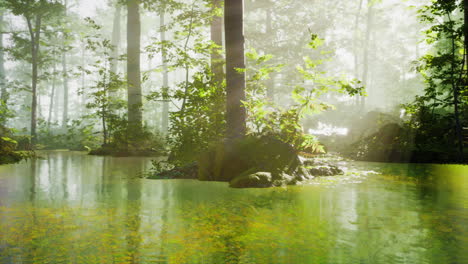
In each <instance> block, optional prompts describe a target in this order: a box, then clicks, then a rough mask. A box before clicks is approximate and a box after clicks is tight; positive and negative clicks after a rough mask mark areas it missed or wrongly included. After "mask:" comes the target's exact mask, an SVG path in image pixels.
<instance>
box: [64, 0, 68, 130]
mask: <svg viewBox="0 0 468 264" xmlns="http://www.w3.org/2000/svg"><path fill="white" fill-rule="evenodd" d="M63 5H64V8H65V17H66V15H67V8H68V0H64V2H63ZM65 31H66V30H63V32H62V34H63V35H62V38H63V39H62V41H63V49H64V51H63V53H62V78H63V112H62V128H63V129H66V128H67V124H68V108H69V107H68V94H69V91H68V90H69V88H68V70H67V52H66V50H67V49H68V48H67V42H68V38H69V37H68V33H66V32H65Z"/></svg>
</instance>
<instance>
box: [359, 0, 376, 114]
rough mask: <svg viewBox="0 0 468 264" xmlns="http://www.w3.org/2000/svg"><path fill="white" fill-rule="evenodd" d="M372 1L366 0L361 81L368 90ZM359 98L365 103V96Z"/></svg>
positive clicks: (361, 103) (361, 102)
mask: <svg viewBox="0 0 468 264" xmlns="http://www.w3.org/2000/svg"><path fill="white" fill-rule="evenodd" d="M373 6H374V3H373V1H371V0H368V1H367V23H366V37H365V40H364V53H363V62H362V64H363V65H362V67H363V69H362V83H363V86H364V87H366V89H367V90H369V87H368V85H369V52H370V49H369V44H370V43H369V42H370V41H371V38H370V37H371V31H372V23H373V16H374V7H373ZM359 98H360V99H361V100H360V106H361V107H364V106H365V104H366V99H365V97H363V96H361V97H359Z"/></svg>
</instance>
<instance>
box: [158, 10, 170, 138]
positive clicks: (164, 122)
mask: <svg viewBox="0 0 468 264" xmlns="http://www.w3.org/2000/svg"><path fill="white" fill-rule="evenodd" d="M159 19H160V26H161V29H160V32H161V41H162V42H163V43H164V42H165V41H166V29H165V26H166V22H165V11H164V10H162V11H161V14H160V15H159ZM161 60H162V66H163V72H162V75H163V83H162V87H163V89H168V88H169V71H168V68H167V54H166V51H165V50H164V49H162V51H161ZM168 128H169V101H168V100H167V98H163V103H162V116H161V132H162V133H163V134H166V133H167V130H168Z"/></svg>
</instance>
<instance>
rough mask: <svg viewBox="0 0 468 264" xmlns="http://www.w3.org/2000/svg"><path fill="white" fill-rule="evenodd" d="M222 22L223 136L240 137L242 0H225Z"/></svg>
mask: <svg viewBox="0 0 468 264" xmlns="http://www.w3.org/2000/svg"><path fill="white" fill-rule="evenodd" d="M224 5H225V6H224V23H225V25H224V26H225V34H226V37H225V39H226V92H227V98H226V99H227V100H226V101H227V105H226V123H227V131H226V132H227V137H228V138H230V139H235V138H241V137H244V136H245V134H246V130H247V129H246V110H245V108H244V106H243V105H242V101H245V72H244V71H238V70H237V69H242V70H243V69H245V57H244V32H243V31H244V30H243V11H244V10H243V9H244V1H243V0H225V4H224Z"/></svg>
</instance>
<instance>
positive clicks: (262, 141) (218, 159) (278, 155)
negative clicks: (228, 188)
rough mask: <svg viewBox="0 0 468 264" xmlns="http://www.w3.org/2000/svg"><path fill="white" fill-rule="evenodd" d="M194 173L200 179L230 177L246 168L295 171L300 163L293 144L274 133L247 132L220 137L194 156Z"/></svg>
mask: <svg viewBox="0 0 468 264" xmlns="http://www.w3.org/2000/svg"><path fill="white" fill-rule="evenodd" d="M198 165H199V169H198V177H199V179H200V180H204V181H231V180H232V179H234V178H235V177H237V176H240V175H243V174H246V173H247V172H249V173H252V172H258V171H265V172H270V173H273V174H278V173H282V172H284V173H287V174H290V175H295V174H296V173H297V171H298V169H299V168H300V166H301V160H300V159H299V156H298V153H297V151H296V150H295V149H294V147H293V146H291V145H289V144H287V143H285V142H282V141H280V140H278V139H277V138H275V137H274V136H261V137H257V136H247V137H245V138H243V139H240V140H223V141H222V142H219V143H217V144H215V145H213V146H212V147H210V148H209V150H208V151H207V152H206V153H204V154H202V155H201V156H200V157H199V159H198Z"/></svg>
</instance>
